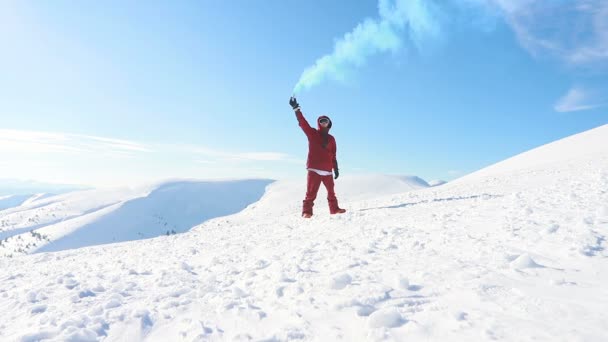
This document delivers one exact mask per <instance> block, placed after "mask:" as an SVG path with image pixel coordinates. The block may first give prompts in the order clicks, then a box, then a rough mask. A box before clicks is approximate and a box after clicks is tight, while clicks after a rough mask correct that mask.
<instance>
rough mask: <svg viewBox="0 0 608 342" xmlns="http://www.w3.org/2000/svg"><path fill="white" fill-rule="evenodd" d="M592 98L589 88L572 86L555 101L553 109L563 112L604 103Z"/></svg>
mask: <svg viewBox="0 0 608 342" xmlns="http://www.w3.org/2000/svg"><path fill="white" fill-rule="evenodd" d="M594 98H595V96H594V94H593V93H592V92H590V91H589V90H586V89H583V88H582V87H572V88H570V90H568V92H567V93H566V94H565V95H564V96H563V97H562V98H561V99H559V100H558V101H557V103H556V104H555V106H554V109H555V111H557V112H560V113H564V112H575V111H580V110H587V109H593V108H597V107H601V106H603V105H604V104H602V103H594V102H593V101H594V100H593V99H594Z"/></svg>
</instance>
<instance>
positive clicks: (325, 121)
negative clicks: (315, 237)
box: [289, 97, 346, 218]
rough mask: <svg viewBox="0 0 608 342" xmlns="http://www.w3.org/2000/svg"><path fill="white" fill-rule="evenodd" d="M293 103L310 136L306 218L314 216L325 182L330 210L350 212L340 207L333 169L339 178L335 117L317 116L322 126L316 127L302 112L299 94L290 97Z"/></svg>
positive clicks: (307, 135)
mask: <svg viewBox="0 0 608 342" xmlns="http://www.w3.org/2000/svg"><path fill="white" fill-rule="evenodd" d="M289 104H290V105H291V107H292V108H293V110H294V111H295V112H296V117H297V118H298V123H299V124H300V127H301V128H302V130H303V131H304V133H305V134H306V137H307V138H308V159H307V161H306V169H307V170H308V177H307V184H306V198H304V201H303V206H302V217H304V218H310V217H311V216H312V207H313V206H314V201H315V199H316V198H317V192H318V191H319V187H320V186H321V183H323V185H325V188H326V189H327V201H328V203H329V212H330V213H331V214H342V213H344V212H346V210H345V209H341V208H340V207H338V199H337V198H336V193H335V192H334V178H333V177H332V173H331V171H332V169H333V171H334V174H335V178H336V179H338V176H339V175H340V172H339V171H338V161H337V160H336V139H334V137H333V136H332V135H331V134H329V130H330V129H331V120H330V119H329V117H327V116H324V115H323V116H320V117H319V118H318V119H317V125H318V129H314V128H312V127H310V125H309V124H308V121H306V119H305V118H304V115H302V112H301V111H300V105H299V104H298V101H297V100H296V98H295V97H292V98H290V99H289Z"/></svg>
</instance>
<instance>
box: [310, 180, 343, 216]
mask: <svg viewBox="0 0 608 342" xmlns="http://www.w3.org/2000/svg"><path fill="white" fill-rule="evenodd" d="M321 183H323V185H325V188H326V189H327V202H328V204H329V212H330V213H332V214H334V213H336V212H337V211H338V210H339V209H340V208H339V207H338V199H337V198H336V193H335V192H334V178H333V176H332V175H328V176H321V175H320V174H318V173H316V172H314V171H308V176H307V178H306V198H304V201H303V205H302V214H311V215H312V207H313V206H314V202H315V199H316V198H317V192H319V187H320V186H321Z"/></svg>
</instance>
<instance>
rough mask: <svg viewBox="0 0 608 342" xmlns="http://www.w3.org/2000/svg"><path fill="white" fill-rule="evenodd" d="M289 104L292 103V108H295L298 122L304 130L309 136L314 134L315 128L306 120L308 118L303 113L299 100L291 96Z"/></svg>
mask: <svg viewBox="0 0 608 342" xmlns="http://www.w3.org/2000/svg"><path fill="white" fill-rule="evenodd" d="M289 104H290V105H291V108H293V110H294V112H295V113H296V118H297V119H298V124H299V125H300V127H301V128H302V130H303V131H304V134H306V136H307V137H310V136H311V135H312V134H314V132H315V129H314V128H312V127H310V124H308V121H306V118H305V117H304V115H303V114H302V111H301V110H300V105H299V104H298V101H297V100H296V98H295V97H291V98H290V99H289Z"/></svg>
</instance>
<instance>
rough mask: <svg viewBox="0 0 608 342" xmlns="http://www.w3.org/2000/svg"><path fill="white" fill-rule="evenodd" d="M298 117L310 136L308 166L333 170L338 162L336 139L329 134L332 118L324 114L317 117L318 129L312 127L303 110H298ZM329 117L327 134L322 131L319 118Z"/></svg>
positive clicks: (308, 136)
mask: <svg viewBox="0 0 608 342" xmlns="http://www.w3.org/2000/svg"><path fill="white" fill-rule="evenodd" d="M296 117H297V118H298V123H299V124H300V127H301V128H302V130H303V131H304V133H305V134H306V137H307V138H308V159H307V161H306V168H308V169H317V170H323V171H329V172H331V171H332V169H334V167H335V168H337V166H338V162H337V161H336V139H334V137H333V136H332V135H331V134H329V130H330V129H331V119H329V118H328V117H327V116H325V115H323V116H320V117H319V118H318V119H317V126H318V128H317V129H314V128H312V127H310V125H309V124H308V121H306V119H305V118H304V115H302V112H301V111H300V110H299V109H298V110H296ZM322 118H327V119H328V120H329V125H327V131H328V133H325V134H326V136H324V134H323V133H322V128H321V125H320V124H319V120H321V119H322ZM324 145H325V146H324Z"/></svg>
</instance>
